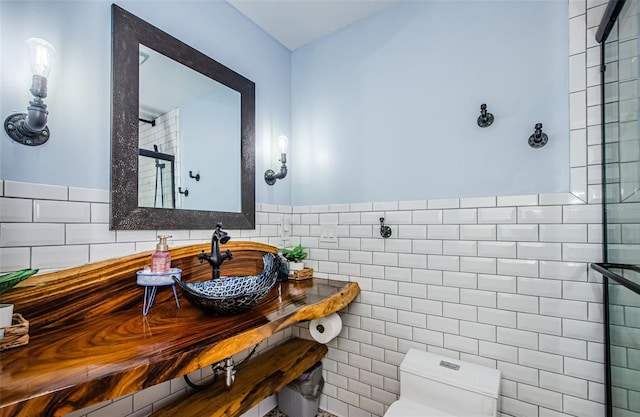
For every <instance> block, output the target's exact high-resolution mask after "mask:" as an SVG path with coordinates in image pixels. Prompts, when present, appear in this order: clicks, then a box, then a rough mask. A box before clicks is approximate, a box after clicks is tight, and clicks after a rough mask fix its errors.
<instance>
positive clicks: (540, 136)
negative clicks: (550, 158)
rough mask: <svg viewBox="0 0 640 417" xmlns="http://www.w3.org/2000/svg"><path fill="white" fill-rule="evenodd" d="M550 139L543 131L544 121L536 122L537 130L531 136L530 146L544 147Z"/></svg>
mask: <svg viewBox="0 0 640 417" xmlns="http://www.w3.org/2000/svg"><path fill="white" fill-rule="evenodd" d="M548 141H549V136H547V134H546V133H544V132H542V123H536V126H535V132H533V135H531V136H529V146H531V147H532V148H542V147H543V146H544V145H546V144H547V142H548Z"/></svg>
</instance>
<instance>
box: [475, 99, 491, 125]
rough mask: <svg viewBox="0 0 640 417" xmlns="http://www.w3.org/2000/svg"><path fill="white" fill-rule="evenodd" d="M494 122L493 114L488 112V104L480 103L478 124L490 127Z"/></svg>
mask: <svg viewBox="0 0 640 417" xmlns="http://www.w3.org/2000/svg"><path fill="white" fill-rule="evenodd" d="M492 124H493V114H491V113H488V112H487V105H486V104H484V103H483V104H481V105H480V116H478V126H480V127H489V126H491V125H492Z"/></svg>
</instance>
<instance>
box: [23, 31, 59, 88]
mask: <svg viewBox="0 0 640 417" xmlns="http://www.w3.org/2000/svg"><path fill="white" fill-rule="evenodd" d="M27 50H28V51H29V60H30V61H31V72H32V73H33V74H34V75H40V76H42V77H45V78H48V77H49V72H50V71H51V64H52V63H53V60H54V59H55V57H56V50H55V48H54V47H53V46H52V45H51V44H50V43H49V42H47V41H45V40H44V39H39V38H30V39H27Z"/></svg>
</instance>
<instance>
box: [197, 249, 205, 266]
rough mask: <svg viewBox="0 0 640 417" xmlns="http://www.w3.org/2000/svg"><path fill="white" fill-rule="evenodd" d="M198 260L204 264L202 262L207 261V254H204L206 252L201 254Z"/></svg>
mask: <svg viewBox="0 0 640 417" xmlns="http://www.w3.org/2000/svg"><path fill="white" fill-rule="evenodd" d="M198 259H199V260H200V263H202V261H204V260H205V259H207V254H206V253H205V252H204V250H203V251H202V252H200V255H198Z"/></svg>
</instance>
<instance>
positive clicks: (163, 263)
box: [151, 235, 172, 273]
mask: <svg viewBox="0 0 640 417" xmlns="http://www.w3.org/2000/svg"><path fill="white" fill-rule="evenodd" d="M170 237H172V236H168V235H160V236H158V239H160V242H158V244H157V245H156V251H155V252H153V255H151V272H156V273H166V272H169V269H171V252H169V245H167V239H168V238H170Z"/></svg>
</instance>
